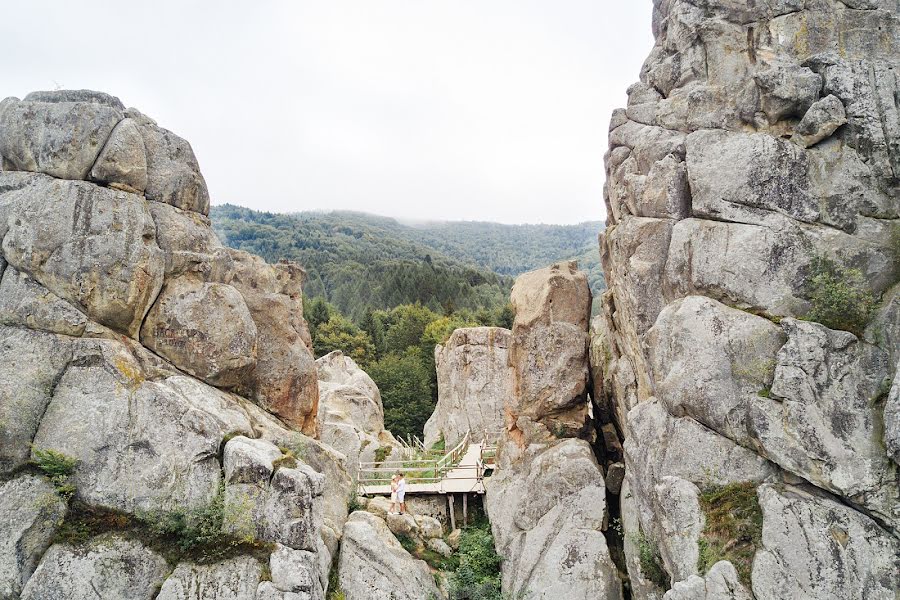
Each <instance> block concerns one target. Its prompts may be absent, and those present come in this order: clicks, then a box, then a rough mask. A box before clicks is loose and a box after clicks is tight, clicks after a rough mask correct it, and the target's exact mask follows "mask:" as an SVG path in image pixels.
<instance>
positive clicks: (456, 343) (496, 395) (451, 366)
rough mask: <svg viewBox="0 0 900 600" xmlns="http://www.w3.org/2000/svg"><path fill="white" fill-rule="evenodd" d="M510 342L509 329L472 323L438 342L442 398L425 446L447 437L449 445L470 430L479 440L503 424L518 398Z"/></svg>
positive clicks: (427, 425)
mask: <svg viewBox="0 0 900 600" xmlns="http://www.w3.org/2000/svg"><path fill="white" fill-rule="evenodd" d="M509 343H510V331H509V330H508V329H502V328H500V327H471V328H465V329H457V330H456V331H454V332H453V335H451V336H450V339H449V340H447V342H446V343H445V344H443V345H439V346H437V348H435V350H434V362H435V364H436V365H437V383H438V401H437V406H436V407H435V409H434V413H433V414H432V415H431V418H430V419H428V422H427V423H425V446H427V447H431V446H432V445H433V444H434V443H436V442H437V441H438V440H440V439H443V440H444V442H445V445H446V447H447V448H448V449H449V448H451V447H453V446H455V445H456V444H457V442H459V440H461V439H462V438H463V436H464V435H465V434H466V432H467V431H468V432H471V434H472V438H471V439H472V441H475V442H480V441H481V440H482V439H483V437H484V434H485V432H488V433H491V432H497V431H500V430H501V429H502V428H503V415H504V413H505V412H506V409H507V407H509V406H510V404H511V402H512V400H513V379H512V370H511V369H510V367H509Z"/></svg>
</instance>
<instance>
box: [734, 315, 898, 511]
mask: <svg viewBox="0 0 900 600" xmlns="http://www.w3.org/2000/svg"><path fill="white" fill-rule="evenodd" d="M781 325H782V327H783V328H784V330H785V332H786V333H787V336H788V338H787V343H785V345H784V346H782V348H781V350H779V352H778V357H777V362H776V365H775V372H774V380H773V383H772V388H771V393H770V394H769V397H768V398H763V397H757V398H756V399H755V401H754V403H753V406H752V408H751V411H750V422H749V425H750V429H751V431H752V435H753V437H754V439H756V440H758V441H757V444H758V446H759V447H760V449H761V451H762V453H763V454H765V455H766V456H767V457H768V458H769V459H770V460H772V461H774V462H776V463H778V464H779V465H780V466H781V467H783V468H784V469H787V470H788V471H791V472H792V473H795V474H797V475H799V476H801V477H803V478H804V479H806V480H807V481H810V482H811V483H814V484H815V485H817V486H819V487H821V488H824V489H827V490H830V491H832V492H835V493H838V494H840V495H841V496H843V497H845V498H847V499H849V500H850V501H851V502H853V503H855V504H858V505H861V506H863V507H865V508H867V509H868V510H870V511H872V512H873V513H875V514H877V515H878V516H880V517H881V518H882V519H885V520H887V521H889V522H895V523H897V522H900V497H898V496H900V490H898V487H897V472H896V468H895V465H893V464H892V463H891V462H890V460H889V459H888V457H887V456H886V455H885V452H884V446H883V444H882V443H881V442H880V440H879V439H878V438H879V434H878V429H879V427H880V424H879V416H878V409H877V408H876V407H875V404H876V400H877V398H878V396H879V394H881V393H882V389H883V386H884V385H885V382H886V381H887V380H888V379H887V378H888V363H887V357H886V356H885V354H884V353H883V352H882V351H881V350H879V349H878V348H877V347H875V346H871V345H869V344H866V343H864V342H860V341H859V340H857V338H856V337H855V336H854V335H853V334H851V333H847V332H845V331H833V330H831V329H828V328H826V327H824V326H823V325H819V324H817V323H808V322H805V321H795V320H793V319H785V320H783V321H782V322H781Z"/></svg>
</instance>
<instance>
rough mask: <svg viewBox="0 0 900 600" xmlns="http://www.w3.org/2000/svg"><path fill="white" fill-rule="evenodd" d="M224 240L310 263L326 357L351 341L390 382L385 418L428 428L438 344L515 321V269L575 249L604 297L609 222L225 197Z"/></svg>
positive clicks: (312, 309) (216, 211) (354, 351)
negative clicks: (417, 216)
mask: <svg viewBox="0 0 900 600" xmlns="http://www.w3.org/2000/svg"><path fill="white" fill-rule="evenodd" d="M210 217H211V218H212V221H213V226H214V227H215V229H216V232H217V233H218V234H219V236H220V237H221V238H222V240H223V242H225V243H226V244H228V245H229V246H232V247H234V248H240V249H243V250H247V251H249V252H253V253H255V254H259V255H260V256H262V257H263V258H265V259H266V260H267V261H269V262H275V261H277V260H280V259H289V260H293V261H296V262H298V263H300V264H301V265H303V267H304V268H305V269H306V271H307V275H308V278H307V282H306V283H305V284H304V316H305V317H306V320H307V322H308V323H309V327H310V333H311V335H312V338H313V346H314V350H315V354H316V357H320V356H323V355H325V354H327V353H328V352H331V351H332V350H341V351H343V352H344V354H346V355H348V356H351V357H352V358H353V359H354V360H355V361H356V362H357V363H358V364H359V365H360V366H361V367H362V368H363V369H365V370H366V372H367V373H369V375H371V376H372V379H374V380H375V383H376V384H378V387H379V389H380V390H381V395H382V400H383V402H384V411H385V419H384V420H385V426H386V427H387V428H388V429H389V430H390V431H392V432H393V433H394V434H395V435H398V436H402V437H408V436H410V435H419V436H421V434H422V428H423V426H424V425H425V421H426V420H427V419H428V417H429V416H430V415H431V413H432V411H433V410H434V404H435V402H436V401H437V377H436V373H435V365H434V347H435V345H436V344H440V343H443V342H445V341H446V340H447V338H449V337H450V334H451V333H453V330H454V329H457V328H459V327H473V326H478V325H491V326H499V327H511V326H512V319H513V313H512V308H511V307H510V306H509V304H508V299H509V291H510V288H511V286H512V283H513V279H514V276H515V275H518V274H519V273H522V272H525V271H528V270H530V269H535V268H539V267H543V266H546V265H549V264H551V263H553V262H555V261H558V260H564V259H571V258H575V259H578V261H579V266H580V267H581V268H582V269H583V270H585V271H587V272H588V277H589V279H590V281H591V288H592V290H593V291H594V294H595V297H597V296H599V292H601V291H602V290H603V289H604V287H605V286H604V282H603V278H602V274H601V268H600V264H599V257H598V253H597V239H596V238H597V234H598V233H599V231H600V229H601V224H600V223H597V222H594V223H582V224H579V225H572V226H563V225H500V224H497V223H477V222H448V223H429V224H418V225H405V224H402V223H400V222H398V221H396V220H394V219H389V218H385V217H378V216H374V215H368V214H363V213H354V212H330V213H320V212H315V213H299V214H294V215H283V214H274V213H267V212H257V211H253V210H250V209H247V208H242V207H238V206H232V205H224V206H215V207H213V208H212V211H211V212H210Z"/></svg>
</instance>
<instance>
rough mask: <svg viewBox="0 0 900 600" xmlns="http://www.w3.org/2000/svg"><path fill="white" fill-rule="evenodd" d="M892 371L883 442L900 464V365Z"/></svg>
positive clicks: (885, 412)
mask: <svg viewBox="0 0 900 600" xmlns="http://www.w3.org/2000/svg"><path fill="white" fill-rule="evenodd" d="M894 373H896V375H895V376H894V385H892V386H891V391H890V392H888V399H887V403H886V404H885V406H884V443H885V444H886V445H887V448H888V454H889V455H890V457H891V458H892V459H894V462H895V463H897V464H898V465H900V365H898V366H897V368H896V369H894Z"/></svg>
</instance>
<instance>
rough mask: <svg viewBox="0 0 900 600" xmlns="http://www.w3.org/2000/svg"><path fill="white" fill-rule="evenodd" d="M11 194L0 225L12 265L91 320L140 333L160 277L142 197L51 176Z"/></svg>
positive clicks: (159, 257)
mask: <svg viewBox="0 0 900 600" xmlns="http://www.w3.org/2000/svg"><path fill="white" fill-rule="evenodd" d="M0 177H6V175H5V174H4V175H0ZM9 196H12V197H11V198H9V203H10V210H9V212H8V213H7V217H6V219H4V220H5V221H6V223H5V224H4V227H3V230H4V231H6V237H4V239H3V254H4V256H5V257H6V260H7V261H8V262H9V264H11V265H13V266H14V267H15V268H16V269H18V270H19V271H24V272H26V273H28V274H29V275H31V276H32V277H33V278H34V279H35V280H37V281H38V282H40V283H41V285H43V286H44V287H46V288H47V289H48V290H50V291H51V292H53V293H55V294H56V295H57V296H60V297H61V298H63V299H65V300H68V301H69V302H71V303H72V304H74V305H75V306H77V307H79V308H80V309H81V310H83V311H84V312H85V313H86V314H87V315H88V317H90V318H91V319H92V320H95V321H97V322H99V323H101V324H103V325H106V326H107V327H111V328H112V329H116V330H118V331H121V332H123V333H125V334H127V335H129V336H131V337H137V332H138V330H139V328H140V326H141V321H142V320H143V318H144V315H145V314H146V313H147V310H148V309H149V308H150V304H151V303H152V302H153V300H154V298H156V295H157V294H158V293H159V290H160V288H161V287H162V281H163V256H162V253H161V252H160V250H159V247H158V246H157V245H156V241H155V227H154V224H153V219H152V217H151V216H150V212H149V211H148V210H147V202H146V201H145V200H144V199H143V198H140V197H139V196H135V195H133V194H127V193H125V192H116V191H112V190H109V189H105V188H100V187H97V186H95V185H92V184H89V183H85V182H79V181H63V180H56V179H50V178H49V177H35V178H32V179H31V181H30V185H27V186H25V187H23V188H21V189H19V190H18V191H16V192H13V193H11V194H9Z"/></svg>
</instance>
